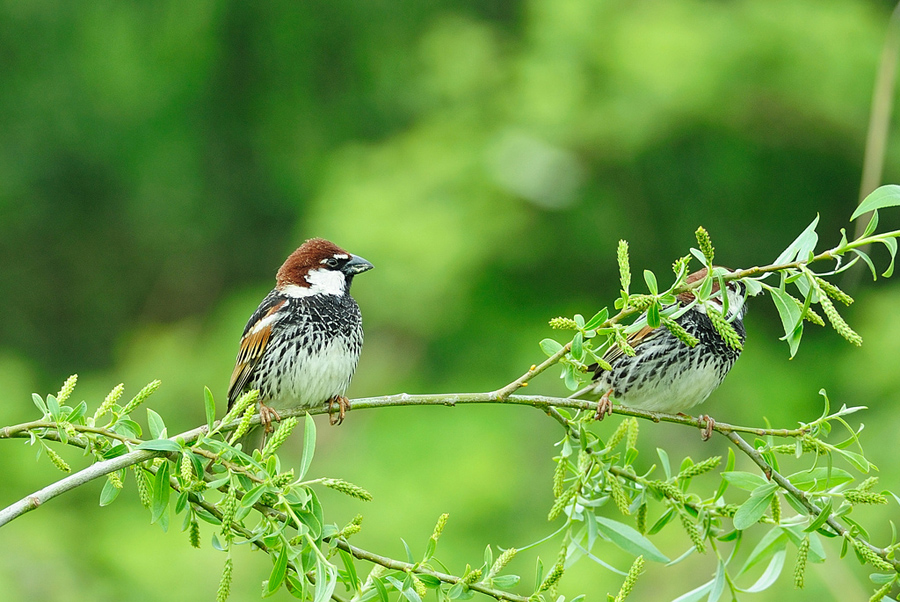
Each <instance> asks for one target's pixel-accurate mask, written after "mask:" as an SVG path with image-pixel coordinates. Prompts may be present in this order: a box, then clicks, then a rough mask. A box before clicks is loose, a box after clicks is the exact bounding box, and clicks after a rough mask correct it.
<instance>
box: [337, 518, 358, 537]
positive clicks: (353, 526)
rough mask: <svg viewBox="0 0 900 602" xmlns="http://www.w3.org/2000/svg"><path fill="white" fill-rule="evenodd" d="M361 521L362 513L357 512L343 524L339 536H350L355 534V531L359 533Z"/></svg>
mask: <svg viewBox="0 0 900 602" xmlns="http://www.w3.org/2000/svg"><path fill="white" fill-rule="evenodd" d="M362 521H363V517H362V514H357V515H356V516H354V517H353V520H351V521H350V522H349V523H347V524H346V525H344V528H343V529H341V536H342V537H350V536H351V535H356V534H357V533H359V532H360V531H361V530H362Z"/></svg>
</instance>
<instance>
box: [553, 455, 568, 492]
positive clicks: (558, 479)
mask: <svg viewBox="0 0 900 602" xmlns="http://www.w3.org/2000/svg"><path fill="white" fill-rule="evenodd" d="M568 465H569V461H568V460H566V459H565V458H563V457H562V456H560V457H559V460H557V462H556V469H555V470H554V471H553V497H554V498H557V497H559V496H560V494H561V493H562V492H563V487H564V485H565V480H566V472H567V471H566V468H567V467H568Z"/></svg>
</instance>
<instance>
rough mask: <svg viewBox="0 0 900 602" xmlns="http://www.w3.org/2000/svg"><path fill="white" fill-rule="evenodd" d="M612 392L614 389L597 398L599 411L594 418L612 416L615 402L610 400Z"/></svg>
mask: <svg viewBox="0 0 900 602" xmlns="http://www.w3.org/2000/svg"><path fill="white" fill-rule="evenodd" d="M612 392H613V390H612V389H610V390H609V391H607V392H606V393H604V394H603V395H602V396H601V397H600V399H599V400H597V413H596V414H595V415H594V420H603V418H604V417H606V416H612V413H613V411H612V410H613V404H612V402H611V401H610V400H609V396H610V394H611V393H612Z"/></svg>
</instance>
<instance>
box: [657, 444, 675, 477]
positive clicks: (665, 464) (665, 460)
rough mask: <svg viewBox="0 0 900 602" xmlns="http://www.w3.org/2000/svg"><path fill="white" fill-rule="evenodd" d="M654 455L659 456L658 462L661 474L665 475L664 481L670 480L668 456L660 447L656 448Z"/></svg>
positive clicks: (670, 471)
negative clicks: (660, 466) (661, 469)
mask: <svg viewBox="0 0 900 602" xmlns="http://www.w3.org/2000/svg"><path fill="white" fill-rule="evenodd" d="M656 455H657V456H659V461H660V462H661V463H662V468H663V472H664V473H665V474H666V479H667V480H668V479H671V478H672V467H671V465H670V464H669V454H668V453H666V450H664V449H663V448H661V447H657V448H656Z"/></svg>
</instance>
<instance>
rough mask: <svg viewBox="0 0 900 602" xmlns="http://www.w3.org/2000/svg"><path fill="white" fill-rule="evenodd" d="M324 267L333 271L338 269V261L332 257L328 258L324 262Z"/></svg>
mask: <svg viewBox="0 0 900 602" xmlns="http://www.w3.org/2000/svg"><path fill="white" fill-rule="evenodd" d="M325 265H327V266H328V267H330V268H331V269H334V268H336V267H338V260H337V259H335V258H334V257H329V258H328V259H326V260H325Z"/></svg>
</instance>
